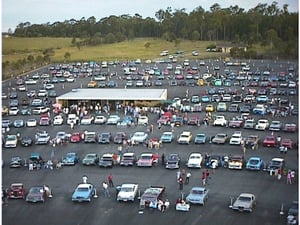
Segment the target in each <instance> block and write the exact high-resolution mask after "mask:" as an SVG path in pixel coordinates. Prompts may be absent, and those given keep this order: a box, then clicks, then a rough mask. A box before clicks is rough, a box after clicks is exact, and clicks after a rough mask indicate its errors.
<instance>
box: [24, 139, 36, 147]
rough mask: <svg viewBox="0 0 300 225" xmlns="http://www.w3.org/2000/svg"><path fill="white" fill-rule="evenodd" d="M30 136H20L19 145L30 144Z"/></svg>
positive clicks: (25, 145)
mask: <svg viewBox="0 0 300 225" xmlns="http://www.w3.org/2000/svg"><path fill="white" fill-rule="evenodd" d="M32 142H33V141H32V138H31V137H22V139H21V145H22V146H24V147H28V146H31V145H32Z"/></svg>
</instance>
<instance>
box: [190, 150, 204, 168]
mask: <svg viewBox="0 0 300 225" xmlns="http://www.w3.org/2000/svg"><path fill="white" fill-rule="evenodd" d="M202 159H203V157H202V155H201V153H199V152H193V153H191V154H190V155H189V158H188V161H187V164H186V166H187V167H188V168H201V164H202Z"/></svg>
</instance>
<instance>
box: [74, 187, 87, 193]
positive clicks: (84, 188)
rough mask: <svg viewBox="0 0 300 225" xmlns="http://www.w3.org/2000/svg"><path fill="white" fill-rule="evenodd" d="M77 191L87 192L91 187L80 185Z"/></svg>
mask: <svg viewBox="0 0 300 225" xmlns="http://www.w3.org/2000/svg"><path fill="white" fill-rule="evenodd" d="M77 191H78V192H87V191H89V189H88V188H87V187H79V188H77Z"/></svg>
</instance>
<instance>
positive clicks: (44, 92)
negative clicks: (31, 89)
mask: <svg viewBox="0 0 300 225" xmlns="http://www.w3.org/2000/svg"><path fill="white" fill-rule="evenodd" d="M37 95H38V97H47V96H48V91H47V90H44V89H42V90H39V92H38V94H37Z"/></svg>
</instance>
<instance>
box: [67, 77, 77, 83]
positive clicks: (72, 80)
mask: <svg viewBox="0 0 300 225" xmlns="http://www.w3.org/2000/svg"><path fill="white" fill-rule="evenodd" d="M66 80H67V82H68V83H72V82H74V81H75V78H74V77H73V76H70V77H68V78H67V79H66Z"/></svg>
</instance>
